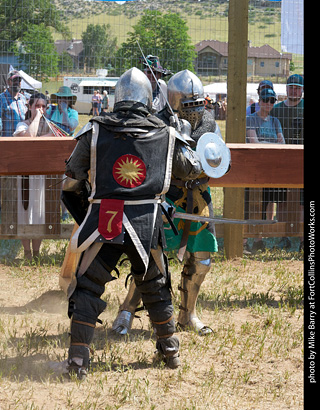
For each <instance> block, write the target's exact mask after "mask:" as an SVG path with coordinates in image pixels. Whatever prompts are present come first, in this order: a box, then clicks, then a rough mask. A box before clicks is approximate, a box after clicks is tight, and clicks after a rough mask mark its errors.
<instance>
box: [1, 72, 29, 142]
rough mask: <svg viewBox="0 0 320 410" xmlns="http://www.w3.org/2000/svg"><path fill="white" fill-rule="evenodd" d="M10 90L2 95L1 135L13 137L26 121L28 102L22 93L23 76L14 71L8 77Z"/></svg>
mask: <svg viewBox="0 0 320 410" xmlns="http://www.w3.org/2000/svg"><path fill="white" fill-rule="evenodd" d="M7 86H8V88H7V89H6V90H5V91H4V92H3V93H1V94H0V134H1V136H2V137H12V135H13V133H14V131H15V129H16V126H17V124H18V122H20V121H24V119H25V115H26V112H27V100H26V98H25V96H24V95H23V94H22V93H20V90H21V75H20V73H19V71H17V70H12V71H10V72H9V74H8V76H7Z"/></svg>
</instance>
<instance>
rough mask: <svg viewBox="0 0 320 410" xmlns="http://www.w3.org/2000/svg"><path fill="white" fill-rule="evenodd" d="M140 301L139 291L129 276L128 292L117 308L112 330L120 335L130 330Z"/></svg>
mask: <svg viewBox="0 0 320 410" xmlns="http://www.w3.org/2000/svg"><path fill="white" fill-rule="evenodd" d="M140 302H141V293H140V292H139V291H138V290H137V287H136V285H135V283H134V280H133V278H131V282H130V285H129V291H128V294H127V296H126V298H125V300H124V302H123V303H122V305H121V306H120V308H119V313H118V316H117V317H116V319H115V321H114V322H113V325H112V330H113V331H115V332H116V333H118V334H120V335H125V334H127V333H128V332H129V331H130V329H131V326H132V321H133V318H134V314H135V311H136V308H137V307H138V305H139V304H140Z"/></svg>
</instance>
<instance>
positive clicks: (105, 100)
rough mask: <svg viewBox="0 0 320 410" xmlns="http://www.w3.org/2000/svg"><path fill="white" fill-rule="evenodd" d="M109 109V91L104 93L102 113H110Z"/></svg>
mask: <svg viewBox="0 0 320 410" xmlns="http://www.w3.org/2000/svg"><path fill="white" fill-rule="evenodd" d="M108 108H109V97H108V91H107V90H104V91H103V99H102V112H108Z"/></svg>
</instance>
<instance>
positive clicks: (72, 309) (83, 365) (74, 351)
mask: <svg viewBox="0 0 320 410" xmlns="http://www.w3.org/2000/svg"><path fill="white" fill-rule="evenodd" d="M109 276H110V274H109V272H107V271H106V270H105V269H102V267H101V265H100V264H97V263H96V261H93V262H92V264H91V265H90V266H89V268H88V270H87V271H86V272H85V274H83V275H82V276H80V277H77V286H76V289H75V291H74V292H73V294H72V295H71V297H70V299H69V308H68V316H69V317H70V319H71V326H70V347H69V353H68V365H69V366H68V370H69V372H70V373H76V374H77V376H78V378H80V379H81V378H83V377H85V375H86V371H87V369H88V366H89V353H90V351H89V346H90V344H91V342H92V339H93V334H94V329H95V327H96V322H97V321H99V319H98V317H99V315H100V314H101V313H102V312H103V311H104V310H105V308H106V303H105V302H104V301H103V300H101V299H100V296H101V295H102V294H103V292H104V289H105V283H106V282H108V281H109V280H111V276H110V277H109Z"/></svg>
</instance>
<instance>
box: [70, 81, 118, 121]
mask: <svg viewBox="0 0 320 410" xmlns="http://www.w3.org/2000/svg"><path fill="white" fill-rule="evenodd" d="M118 79H119V77H64V82H63V85H66V86H68V87H70V88H71V91H72V93H73V94H74V95H76V96H77V102H76V104H75V107H74V108H75V110H77V111H78V113H79V114H88V115H89V114H90V112H91V109H92V103H91V99H92V96H93V91H94V90H99V92H100V94H102V92H103V91H104V90H107V91H108V97H109V108H110V109H112V108H113V104H114V90H115V86H116V84H117V81H118Z"/></svg>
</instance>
